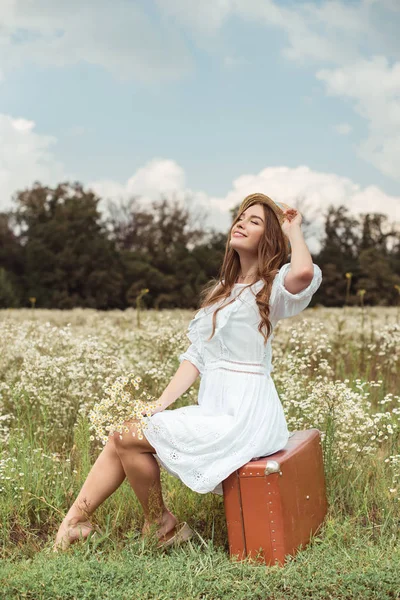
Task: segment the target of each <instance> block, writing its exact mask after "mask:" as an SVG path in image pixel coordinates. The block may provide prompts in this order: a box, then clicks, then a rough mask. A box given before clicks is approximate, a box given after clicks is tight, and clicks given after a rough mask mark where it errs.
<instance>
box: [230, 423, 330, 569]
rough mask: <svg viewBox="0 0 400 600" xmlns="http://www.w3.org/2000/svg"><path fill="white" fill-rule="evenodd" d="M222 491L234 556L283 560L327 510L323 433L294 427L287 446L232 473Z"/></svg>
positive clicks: (306, 539) (307, 536)
mask: <svg viewBox="0 0 400 600" xmlns="http://www.w3.org/2000/svg"><path fill="white" fill-rule="evenodd" d="M223 491H224V507H225V516H226V521H227V529H228V541H229V551H230V555H231V556H233V555H236V556H237V557H238V559H239V560H241V559H243V558H244V557H246V556H249V557H252V558H254V559H257V560H259V561H261V562H265V563H266V564H274V563H275V562H276V561H277V562H278V563H279V564H281V565H282V564H284V561H285V556H286V555H294V554H295V553H296V552H297V550H298V549H299V546H300V545H302V546H303V547H304V546H305V545H306V544H307V543H308V542H309V541H310V538H311V536H312V535H313V534H314V533H315V532H316V531H317V530H318V528H319V527H320V525H321V523H322V522H323V520H324V518H325V515H326V511H327V500H326V491H325V477H324V467H323V460H322V449H321V445H320V432H319V431H318V429H308V430H304V431H296V432H293V433H292V435H291V437H290V438H289V441H288V443H287V445H286V446H285V448H283V450H280V451H279V452H276V453H275V454H271V455H269V456H267V457H263V458H260V459H258V460H254V461H250V462H248V463H247V464H246V465H243V467H241V468H240V469H237V470H236V471H234V472H233V473H231V475H230V476H229V477H228V478H227V479H225V481H224V482H223Z"/></svg>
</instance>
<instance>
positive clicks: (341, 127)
mask: <svg viewBox="0 0 400 600" xmlns="http://www.w3.org/2000/svg"><path fill="white" fill-rule="evenodd" d="M352 130H353V128H352V126H351V125H349V123H339V124H338V125H335V131H337V133H339V134H340V135H349V133H351V132H352Z"/></svg>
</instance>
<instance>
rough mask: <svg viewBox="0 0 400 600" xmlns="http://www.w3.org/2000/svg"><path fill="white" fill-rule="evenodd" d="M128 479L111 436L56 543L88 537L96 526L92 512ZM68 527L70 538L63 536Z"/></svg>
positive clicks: (66, 519) (65, 519)
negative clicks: (90, 520) (93, 525)
mask: <svg viewBox="0 0 400 600" xmlns="http://www.w3.org/2000/svg"><path fill="white" fill-rule="evenodd" d="M124 479H125V471H124V469H123V466H122V464H121V461H120V459H119V456H118V454H117V452H116V449H115V446H114V439H113V438H112V437H110V439H109V440H108V442H107V443H106V445H105V446H104V448H103V450H102V451H101V452H100V454H99V456H98V457H97V459H96V462H95V463H94V465H93V467H92V468H91V470H90V472H89V474H88V476H87V478H86V480H85V483H84V484H83V486H82V488H81V490H80V492H79V494H78V496H77V497H76V499H75V501H74V502H73V504H72V506H71V508H70V509H69V511H68V512H67V514H66V515H65V517H64V519H63V521H62V523H61V525H60V528H59V530H58V532H57V536H56V540H55V545H58V544H59V543H60V542H62V546H64V547H66V546H68V544H69V542H70V541H73V539H75V538H78V537H80V535H82V537H87V536H88V535H89V533H90V531H91V530H92V529H93V527H92V525H91V524H90V522H89V517H90V515H91V514H93V512H94V511H95V510H96V508H97V507H98V506H100V504H102V502H104V500H106V499H107V498H108V497H109V496H110V495H111V494H112V493H113V492H115V490H117V489H118V488H119V486H120V485H121V483H122V482H123V481H124ZM68 529H69V531H70V533H69V535H68V536H67V537H68V539H63V538H65V536H66V534H67V531H68Z"/></svg>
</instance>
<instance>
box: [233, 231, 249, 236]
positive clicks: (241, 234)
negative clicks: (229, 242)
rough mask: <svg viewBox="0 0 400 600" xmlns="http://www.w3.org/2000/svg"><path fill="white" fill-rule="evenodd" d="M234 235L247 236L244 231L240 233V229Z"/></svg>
mask: <svg viewBox="0 0 400 600" xmlns="http://www.w3.org/2000/svg"><path fill="white" fill-rule="evenodd" d="M233 235H234V236H237V235H240V236H241V237H246V236H245V235H244V233H240V231H235V232H234V234H233Z"/></svg>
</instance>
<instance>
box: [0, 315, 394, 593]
mask: <svg viewBox="0 0 400 600" xmlns="http://www.w3.org/2000/svg"><path fill="white" fill-rule="evenodd" d="M344 313H345V314H344ZM183 318H186V320H188V319H189V318H190V315H189V314H185V313H183V312H179V311H167V312H165V311H162V312H160V313H158V312H156V311H154V312H153V311H151V312H150V314H145V315H142V316H141V321H140V323H139V324H138V322H137V314H136V312H135V311H126V312H124V313H120V312H118V311H115V312H112V313H107V314H104V313H96V312H95V311H83V310H75V311H36V310H34V311H1V312H0V319H1V321H2V332H3V341H2V348H1V350H2V352H1V356H0V407H1V411H0V415H2V417H1V420H0V436H1V440H2V445H1V457H0V527H1V529H0V547H1V556H2V562H1V565H0V577H1V585H0V598H10V599H11V598H31V599H35V600H36V599H42V598H46V599H47V598H48V599H50V598H51V599H54V598H66V599H67V598H68V599H69V598H71V599H72V598H74V599H75V598H76V599H85V598H113V599H119V598H121V599H122V598H124V599H125V598H126V599H128V598H129V599H131V598H132V599H133V598H135V599H136V598H140V599H141V598H143V599H147V598H149V599H150V598H151V599H159V598H160V599H161V598H162V599H164V598H165V599H170V598H183V599H191V598H193V599H194V598H196V599H217V598H218V599H219V598H221V599H222V598H238V599H239V598H243V599H250V598H251V599H258V598H260V599H267V598H269V599H284V598H285V599H286V598H287V599H291V600H292V599H297V598H302V599H304V598H313V599H314V598H316V599H317V598H321V599H327V598H335V599H336V598H337V599H342V598H343V599H349V598H376V599H379V600H381V599H386V598H391V599H393V598H400V576H399V575H398V573H400V551H399V548H398V540H399V524H400V508H399V507H400V498H399V496H400V493H399V487H400V486H399V478H400V467H399V464H400V460H399V459H400V449H399V428H398V426H399V418H400V416H399V415H400V402H399V396H398V395H396V394H398V389H399V372H400V370H399V354H400V344H399V337H400V328H399V326H398V315H397V312H396V309H384V308H381V309H370V310H368V309H365V310H364V311H363V312H361V309H360V311H359V310H358V309H351V310H348V309H346V311H343V310H338V309H333V310H326V309H315V310H307V311H305V312H304V313H302V315H300V316H299V317H297V318H295V319H291V320H287V321H282V322H280V323H279V324H278V328H277V330H276V332H275V338H274V356H273V364H274V366H275V370H274V372H273V376H274V381H275V384H276V386H277V389H278V391H279V394H280V397H281V399H282V403H283V405H284V408H285V412H286V415H287V418H288V422H289V424H290V427H289V428H290V429H301V428H307V427H318V428H319V429H320V430H321V431H322V433H323V451H324V464H325V473H326V480H327V492H328V499H329V513H328V516H327V519H326V522H325V524H324V526H323V528H322V529H321V531H320V532H319V534H318V535H317V536H316V537H314V539H313V540H312V541H311V543H310V544H309V545H308V546H307V547H306V548H304V549H302V550H301V551H300V552H298V554H297V555H296V556H295V557H294V558H291V559H289V560H288V562H287V563H286V565H285V566H284V567H283V568H281V567H278V566H274V567H266V566H265V565H263V564H259V563H256V562H255V561H253V562H252V561H249V560H247V561H243V562H237V561H235V560H234V559H231V558H230V557H229V550H228V544H227V532H226V523H225V517H224V509H223V499H222V497H219V496H215V495H213V494H205V495H203V494H196V493H194V492H192V490H190V489H189V488H187V487H186V486H184V485H183V484H182V483H181V482H180V481H179V480H177V479H175V478H174V477H172V476H170V475H169V474H168V473H166V472H165V471H162V472H161V477H162V483H163V490H164V498H165V501H166V503H167V505H168V507H169V508H170V510H172V511H173V512H174V513H175V514H176V515H177V516H178V517H179V519H180V520H185V521H188V523H189V524H190V526H191V527H192V528H193V529H194V530H195V537H194V538H193V539H192V540H191V541H189V542H188V543H186V544H185V545H183V546H181V547H179V548H178V549H169V550H168V551H166V552H164V553H160V551H158V550H157V549H156V548H155V547H154V545H152V544H151V543H149V542H143V541H141V540H140V539H139V536H140V529H141V526H142V523H143V516H142V512H141V508H140V505H139V503H138V501H137V499H136V497H135V496H134V494H133V492H132V490H131V489H130V487H129V485H128V484H127V483H126V482H124V484H123V485H122V486H121V487H120V488H119V489H118V491H117V492H116V493H115V494H114V495H113V496H112V497H111V498H109V499H108V500H107V501H106V502H105V503H104V504H103V505H102V506H101V507H100V508H99V509H98V510H97V511H96V513H95V518H94V521H95V522H97V523H98V524H99V525H100V526H101V528H102V529H103V531H104V532H105V534H104V536H103V538H100V539H98V540H97V541H95V540H89V541H85V542H79V543H77V544H74V545H73V546H71V548H70V549H69V550H68V551H67V552H66V553H65V554H61V555H59V554H57V555H54V554H53V553H52V552H51V544H52V541H53V539H54V535H55V532H56V529H57V526H58V523H59V521H60V519H61V518H62V515H63V514H64V513H65V511H66V510H67V508H68V507H69V505H70V503H71V502H72V500H73V499H74V497H75V496H76V494H77V492H78V491H79V489H80V486H81V485H82V482H83V481H84V479H85V477H86V474H87V472H88V471H89V469H90V466H91V464H92V463H93V461H94V459H95V457H96V456H97V454H98V452H99V448H100V446H99V443H98V442H97V441H96V440H94V441H93V440H90V435H91V431H90V430H89V421H88V411H89V410H90V408H91V406H93V403H94V402H96V401H97V400H98V399H100V398H101V397H102V394H103V390H102V385H103V384H104V382H105V380H106V378H107V377H116V376H117V375H119V374H121V373H124V372H126V371H127V370H129V371H131V370H133V368H134V370H135V372H137V373H138V374H140V375H141V377H142V378H143V382H144V383H145V384H146V386H147V387H148V389H149V390H150V393H152V394H154V395H157V394H159V393H161V391H162V390H163V389H164V387H165V385H166V384H167V383H168V381H169V379H170V378H171V376H172V375H173V373H174V371H175V370H176V368H177V365H178V363H177V355H178V353H179V352H180V351H182V350H183V349H185V348H186V347H187V345H188V341H187V339H186V337H185V329H184V328H182V325H181V323H182V319H183ZM198 383H199V382H198V381H197V382H196V384H195V385H194V386H193V387H192V389H191V390H189V392H188V393H187V394H184V395H183V396H182V397H181V398H180V399H179V400H178V401H177V402H176V403H175V404H174V405H173V407H171V408H177V407H179V406H182V405H184V404H189V403H194V402H195V401H196V393H197V389H198Z"/></svg>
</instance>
